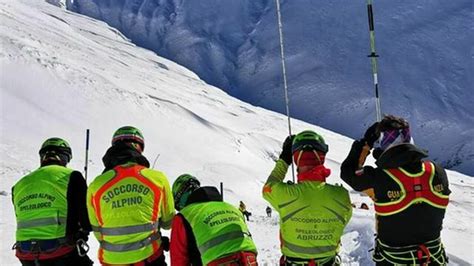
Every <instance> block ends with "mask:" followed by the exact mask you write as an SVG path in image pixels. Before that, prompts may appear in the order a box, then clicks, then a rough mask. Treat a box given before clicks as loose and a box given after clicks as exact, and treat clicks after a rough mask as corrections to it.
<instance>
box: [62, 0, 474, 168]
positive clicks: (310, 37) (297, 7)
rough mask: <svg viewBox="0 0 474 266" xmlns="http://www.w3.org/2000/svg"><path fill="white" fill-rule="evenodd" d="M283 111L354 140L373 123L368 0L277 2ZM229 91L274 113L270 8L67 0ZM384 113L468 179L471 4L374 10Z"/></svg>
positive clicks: (275, 64)
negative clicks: (287, 104) (403, 120)
mask: <svg viewBox="0 0 474 266" xmlns="http://www.w3.org/2000/svg"><path fill="white" fill-rule="evenodd" d="M281 2H282V16H283V27H284V28H283V30H284V34H285V46H286V55H287V68H288V83H289V90H290V93H289V94H290V101H291V104H292V105H291V111H292V114H293V115H294V116H295V117H297V118H300V119H303V120H305V121H309V122H312V123H315V124H319V125H321V126H324V127H326V128H329V129H331V130H334V131H336V132H340V133H343V134H345V135H348V136H351V137H354V138H357V137H359V136H360V134H361V133H362V130H363V129H362V128H363V127H364V126H367V125H370V124H371V123H372V122H373V121H374V120H375V112H374V110H375V108H374V99H373V95H374V93H373V85H372V75H371V69H370V68H371V66H370V63H369V59H368V58H367V57H366V55H367V54H368V51H369V40H368V30H367V28H368V26H367V14H366V1H364V0H359V1H344V0H336V1H327V0H299V1H281ZM74 4H75V5H74V7H70V8H71V9H73V10H76V11H77V12H79V13H82V14H85V15H88V16H91V17H94V18H98V19H101V20H103V21H105V22H107V23H109V25H111V26H113V27H116V28H117V29H119V30H120V31H121V32H123V33H124V34H125V36H127V37H129V38H131V39H132V41H133V42H134V43H136V44H138V45H139V46H142V47H145V48H149V49H152V50H154V51H156V52H157V53H158V54H159V55H161V56H164V57H166V58H169V59H171V60H173V61H175V62H178V63H180V64H182V65H184V66H186V67H188V68H190V69H191V70H193V71H194V72H196V73H197V74H198V75H199V76H200V77H201V78H202V79H203V80H205V81H207V82H208V83H210V84H213V85H216V86H217V87H220V88H222V89H224V90H225V91H227V92H229V93H230V94H231V95H233V96H236V97H238V98H239V99H242V100H244V101H247V102H250V103H252V104H255V105H259V106H263V107H265V108H267V109H271V110H276V111H279V112H283V111H284V110H285V109H284V101H283V92H282V91H283V89H282V77H281V74H280V73H281V70H280V62H279V55H280V54H279V42H278V31H277V26H276V25H277V23H276V12H275V1H273V0H241V1H221V0H200V1H182V0H157V1H148V0H133V1H132V0H127V1H102V0H76V1H75V2H74ZM374 12H375V30H376V47H377V51H378V53H379V54H380V55H381V57H380V58H379V80H380V88H381V98H382V111H383V112H385V113H393V114H398V115H402V116H405V117H407V118H408V119H409V121H410V122H411V123H412V128H413V131H414V136H415V140H416V141H417V143H418V144H420V145H421V146H422V147H424V148H428V149H429V150H430V154H431V157H432V158H433V159H435V160H437V161H438V162H440V163H442V164H444V165H445V166H447V167H450V168H453V169H457V170H460V171H462V172H465V173H468V174H471V175H473V174H474V126H473V125H474V111H473V110H474V109H472V107H471V105H472V102H474V95H473V94H472V91H473V85H472V84H474V80H473V78H472V75H471V73H473V69H472V40H473V37H474V36H473V30H472V27H471V25H472V23H471V22H472V20H473V16H474V15H473V14H474V13H473V12H472V1H470V0H456V1H430V0H417V1H409V0H405V1H391V0H377V1H375V3H374Z"/></svg>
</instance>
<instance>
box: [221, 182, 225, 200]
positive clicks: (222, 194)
mask: <svg viewBox="0 0 474 266" xmlns="http://www.w3.org/2000/svg"><path fill="white" fill-rule="evenodd" d="M221 196H222V200H224V183H222V182H221Z"/></svg>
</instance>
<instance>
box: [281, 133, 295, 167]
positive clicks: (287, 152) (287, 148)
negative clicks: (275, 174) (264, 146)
mask: <svg viewBox="0 0 474 266" xmlns="http://www.w3.org/2000/svg"><path fill="white" fill-rule="evenodd" d="M294 137H295V135H291V136H288V137H286V139H285V142H283V149H282V151H281V153H280V159H282V160H283V161H285V163H286V164H287V165H291V163H292V162H293V159H292V158H291V156H292V154H291V145H292V144H293V138H294Z"/></svg>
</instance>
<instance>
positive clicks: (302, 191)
mask: <svg viewBox="0 0 474 266" xmlns="http://www.w3.org/2000/svg"><path fill="white" fill-rule="evenodd" d="M263 197H264V199H265V200H267V201H268V202H269V203H270V204H271V205H272V206H273V207H274V208H275V210H276V211H278V213H279V214H280V237H281V242H282V243H281V251H282V253H283V255H285V256H287V257H293V258H302V259H317V258H329V257H334V256H335V255H336V254H337V252H338V250H339V243H340V238H341V236H342V234H343V230H344V227H345V226H346V224H347V223H348V222H349V219H350V218H351V216H352V206H351V202H350V198H349V193H348V191H347V190H346V189H345V188H343V187H341V186H334V185H330V184H327V183H324V182H318V181H305V182H301V183H298V184H292V185H289V184H285V183H283V182H271V183H270V184H269V185H268V186H267V187H266V188H265V189H264V191H263Z"/></svg>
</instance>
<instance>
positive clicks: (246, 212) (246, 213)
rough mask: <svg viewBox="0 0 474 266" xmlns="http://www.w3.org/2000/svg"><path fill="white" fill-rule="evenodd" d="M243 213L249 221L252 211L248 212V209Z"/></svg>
mask: <svg viewBox="0 0 474 266" xmlns="http://www.w3.org/2000/svg"><path fill="white" fill-rule="evenodd" d="M242 214H243V215H244V216H245V218H246V219H247V221H249V216H251V215H252V213H250V212H248V211H243V212H242Z"/></svg>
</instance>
